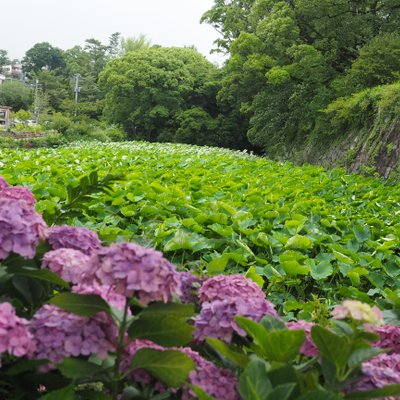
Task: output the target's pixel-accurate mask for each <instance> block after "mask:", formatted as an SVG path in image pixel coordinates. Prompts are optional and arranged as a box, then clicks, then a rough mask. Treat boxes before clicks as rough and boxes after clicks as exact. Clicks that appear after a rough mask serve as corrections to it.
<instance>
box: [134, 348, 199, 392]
mask: <svg viewBox="0 0 400 400" xmlns="http://www.w3.org/2000/svg"><path fill="white" fill-rule="evenodd" d="M131 367H132V369H134V370H135V369H144V370H146V371H147V372H149V373H150V374H151V375H153V376H154V377H155V378H156V379H159V380H160V381H162V382H164V383H165V384H166V385H168V386H169V387H180V386H182V385H183V384H184V383H185V382H186V381H187V378H188V376H189V373H190V371H192V370H193V369H194V368H195V363H194V361H193V360H192V359H191V358H190V357H188V356H187V355H186V354H183V353H182V352H180V351H177V350H164V351H160V350H154V349H149V348H145V349H140V350H139V351H138V352H137V353H136V354H135V357H134V358H133V360H132V364H131Z"/></svg>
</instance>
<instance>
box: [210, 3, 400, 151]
mask: <svg viewBox="0 0 400 400" xmlns="http://www.w3.org/2000/svg"><path fill="white" fill-rule="evenodd" d="M202 21H203V22H208V23H210V24H211V25H212V26H214V27H215V28H216V29H217V30H218V31H219V32H220V33H221V38H220V39H219V40H218V41H217V42H216V45H217V50H225V51H229V56H230V57H229V59H228V60H227V62H226V64H225V66H224V68H223V78H222V81H221V82H222V87H221V90H220V91H219V93H218V96H217V97H218V100H219V104H220V105H222V104H223V105H224V108H225V110H227V112H228V114H226V116H227V117H228V119H227V120H229V121H234V120H237V121H241V122H240V124H241V127H242V129H243V130H246V131H247V134H248V138H249V139H250V141H251V142H252V143H253V144H254V145H256V146H259V147H261V148H262V149H264V151H265V152H267V153H268V155H270V156H273V157H283V156H287V155H288V154H291V153H292V152H293V151H294V150H295V148H296V147H297V146H298V145H303V144H304V143H305V142H306V141H307V139H308V138H311V137H313V136H315V135H317V134H319V129H320V128H319V127H320V126H321V121H322V120H323V119H324V113H322V112H321V111H322V110H323V109H324V108H326V107H327V105H328V104H329V103H330V102H331V101H332V100H334V99H335V97H336V96H337V95H340V92H341V90H343V89H345V90H349V89H350V88H353V90H356V89H357V85H360V83H357V84H356V83H354V82H353V84H352V85H350V84H349V82H350V80H349V79H348V80H347V81H346V82H345V81H344V80H343V77H344V76H347V71H350V72H349V75H351V76H354V77H357V76H358V77H359V78H357V79H359V80H360V81H361V80H364V82H365V84H368V85H369V84H379V82H384V77H386V79H387V80H390V81H392V80H393V79H396V76H398V75H396V74H397V72H396V71H397V68H398V67H397V61H398V59H399V57H398V56H397V44H396V40H395V39H394V36H393V35H394V33H393V32H396V29H398V26H399V23H400V7H398V1H397V0H388V1H385V2H383V1H376V0H350V1H349V0H338V1H328V0H322V1H321V0H299V1H293V0H231V1H228V0H215V2H214V6H213V7H212V8H211V9H210V10H209V11H207V12H206V13H205V14H204V15H203V17H202ZM396 27H397V28H396ZM391 32H392V36H390V35H389V36H390V37H391V39H390V40H389V36H387V35H388V34H390V33H391ZM378 35H381V36H382V38H381V39H379V40H378V39H376V40H377V41H378V42H375V41H374V38H375V37H377V36H378ZM385 35H386V36H385ZM384 38H385V39H384ZM379 46H381V48H380V50H379V51H378V47H379ZM360 48H361V49H363V50H362V51H361V53H359V49H360ZM374 51H375V52H376V53H377V54H378V55H377V56H376V55H375V58H374V54H373V53H374ZM379 57H380V58H381V61H382V62H381V64H380V65H378V64H379V62H378V61H377V60H378V58H379ZM396 60H397V61H396ZM366 82H370V83H366ZM374 82H375V83H374ZM350 90H351V89H350ZM346 94H348V93H346V91H345V92H344V94H343V95H346Z"/></svg>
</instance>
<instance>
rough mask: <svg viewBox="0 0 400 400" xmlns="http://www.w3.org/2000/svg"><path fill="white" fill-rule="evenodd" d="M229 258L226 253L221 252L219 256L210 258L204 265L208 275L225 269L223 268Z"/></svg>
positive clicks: (219, 272)
mask: <svg viewBox="0 0 400 400" xmlns="http://www.w3.org/2000/svg"><path fill="white" fill-rule="evenodd" d="M229 260H230V257H229V255H227V254H223V255H222V256H221V257H218V258H215V259H214V260H211V261H210V262H209V263H208V264H207V266H206V268H207V273H208V274H209V275H217V274H221V273H222V272H224V271H225V268H226V266H227V265H228V262H229Z"/></svg>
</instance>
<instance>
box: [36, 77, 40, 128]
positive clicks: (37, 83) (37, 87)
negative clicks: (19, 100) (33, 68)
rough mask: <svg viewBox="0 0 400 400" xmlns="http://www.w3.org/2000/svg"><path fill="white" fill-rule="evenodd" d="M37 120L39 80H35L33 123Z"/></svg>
mask: <svg viewBox="0 0 400 400" xmlns="http://www.w3.org/2000/svg"><path fill="white" fill-rule="evenodd" d="M38 121H39V81H38V80H37V79H36V82H35V123H36V124H37V123H38Z"/></svg>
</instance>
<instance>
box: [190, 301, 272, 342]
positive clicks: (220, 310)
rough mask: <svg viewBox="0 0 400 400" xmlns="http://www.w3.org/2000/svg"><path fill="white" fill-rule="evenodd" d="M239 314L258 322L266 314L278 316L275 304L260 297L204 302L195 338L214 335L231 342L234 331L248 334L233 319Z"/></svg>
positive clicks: (244, 334)
mask: <svg viewBox="0 0 400 400" xmlns="http://www.w3.org/2000/svg"><path fill="white" fill-rule="evenodd" d="M237 315H241V316H243V317H246V318H249V319H252V320H253V321H257V322H258V321H260V320H261V319H262V318H263V317H264V316H265V315H272V316H273V317H277V313H276V311H275V309H274V306H273V304H272V303H270V302H269V301H268V300H266V299H262V298H258V297H249V298H247V299H246V298H240V297H238V298H228V299H227V300H215V301H212V302H206V303H203V304H202V306H201V311H200V314H199V315H198V316H197V317H196V318H195V323H194V325H195V331H194V332H193V335H194V339H195V340H197V341H202V340H204V339H205V338H206V337H214V338H218V339H221V340H223V341H224V342H226V343H230V342H231V341H232V336H233V333H234V332H236V333H237V334H239V335H240V336H246V332H245V331H244V330H243V329H241V328H240V327H239V325H238V324H237V323H236V322H235V320H234V319H233V317H235V316H237Z"/></svg>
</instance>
